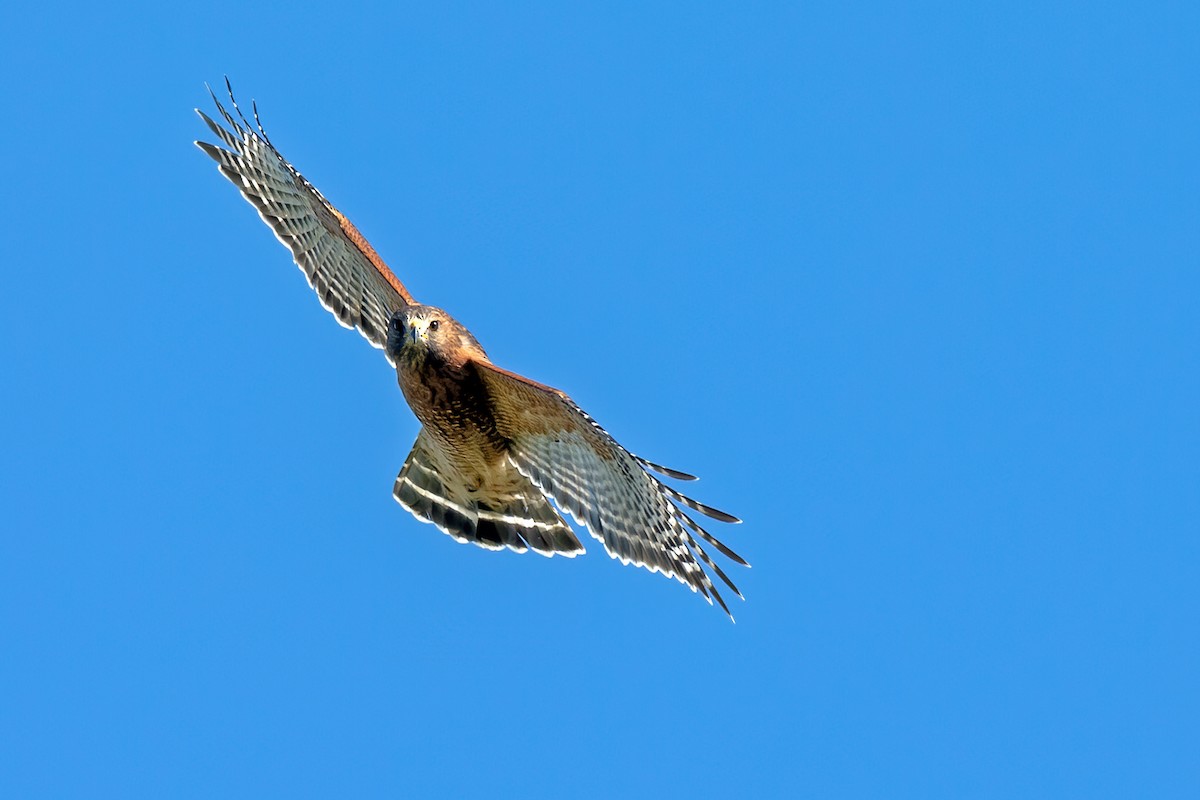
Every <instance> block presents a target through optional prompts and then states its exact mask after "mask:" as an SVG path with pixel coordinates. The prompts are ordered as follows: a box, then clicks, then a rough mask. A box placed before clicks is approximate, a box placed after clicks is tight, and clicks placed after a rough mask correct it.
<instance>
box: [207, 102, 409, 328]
mask: <svg viewBox="0 0 1200 800" xmlns="http://www.w3.org/2000/svg"><path fill="white" fill-rule="evenodd" d="M225 85H226V88H228V87H229V81H228V80H226V82H225ZM210 94H211V90H210ZM229 100H230V102H231V103H232V104H233V109H234V111H236V112H237V113H238V117H239V118H240V119H241V122H239V121H238V120H237V119H234V117H233V116H232V115H231V114H230V113H229V112H228V111H226V110H225V108H224V106H222V105H221V103H220V101H218V100H217V97H216V95H215V94H214V95H213V102H214V103H215V104H216V106H217V111H218V112H220V114H221V117H222V118H223V119H224V121H225V124H226V125H227V126H228V129H226V128H225V127H222V126H221V125H218V124H217V123H216V122H214V121H213V120H212V119H211V118H210V117H209V116H208V115H207V114H205V113H204V112H203V111H201V110H200V109H196V113H197V114H199V115H200V117H201V119H203V120H204V121H205V123H207V124H208V127H209V128H210V129H211V130H212V132H213V134H215V135H216V137H217V138H218V139H220V140H221V144H223V145H224V146H225V147H224V148H221V147H217V146H215V145H211V144H208V143H207V142H196V146H198V147H199V148H200V149H201V150H203V151H204V152H205V153H207V154H208V155H209V156H211V157H212V158H213V160H214V161H216V162H217V164H218V166H219V168H220V170H221V174H222V175H224V176H225V177H226V178H228V179H229V180H230V181H232V182H233V184H234V186H237V187H238V190H239V191H240V192H241V193H242V196H243V197H245V198H246V199H247V200H249V201H250V204H251V205H253V206H254V207H255V208H256V209H258V213H259V216H261V217H262V218H263V221H264V222H266V223H267V224H268V225H270V226H271V230H273V231H274V232H275V235H276V236H277V237H278V238H279V241H281V242H283V243H284V245H286V246H287V248H288V249H289V250H291V251H292V256H293V257H294V258H295V259H296V264H297V265H298V266H299V267H300V269H302V270H303V271H304V275H305V277H307V278H308V285H309V286H311V287H312V288H313V290H314V291H316V293H317V298H318V299H319V300H320V301H321V305H323V306H325V308H327V309H329V310H330V311H331V312H333V315H334V316H335V317H337V321H338V322H339V323H341V324H342V325H344V326H345V327H347V328H357V329H358V330H359V331H360V332H361V333H362V335H363V336H365V337H366V338H367V341H369V342H370V343H371V344H373V345H374V346H375V347H378V348H383V346H384V344H385V341H386V339H387V326H388V320H389V319H390V318H391V316H392V313H393V312H394V311H396V310H397V309H399V308H401V307H403V306H404V305H409V304H412V303H413V302H414V301H413V297H412V295H410V294H409V293H408V290H407V289H405V288H404V284H402V283H400V281H399V280H398V279H397V278H396V276H395V275H394V274H392V271H391V270H390V269H388V267H387V265H386V264H384V263H383V259H381V258H380V257H379V254H378V253H376V252H375V250H374V248H372V247H371V245H370V244H369V243H368V242H367V240H366V239H364V238H363V235H362V234H361V233H359V232H358V229H357V228H355V227H354V226H353V225H352V224H350V221H349V220H348V219H346V218H345V217H344V216H342V214H341V212H339V211H338V210H337V209H336V208H334V207H333V205H332V204H331V203H330V202H329V201H328V200H326V199H325V198H324V197H323V196H322V195H321V193H320V192H318V191H317V190H316V188H315V187H314V186H313V185H312V184H311V183H309V182H308V181H307V180H305V179H304V176H303V175H301V174H300V173H299V172H297V171H296V168H295V167H293V166H292V165H291V164H289V163H288V162H287V161H286V160H285V159H284V158H283V156H282V155H280V153H279V151H278V150H276V149H275V146H274V145H272V144H271V140H270V139H268V138H267V135H266V133H265V132H264V131H263V129H262V126H261V125H257V130H255V129H254V128H251V126H250V123H249V122H248V121H247V120H246V118H245V117H244V116H242V113H241V111H240V110H239V109H238V107H237V102H236V101H235V100H234V99H233V90H232V89H230V91H229ZM254 118H255V122H256V123H257V122H258V112H257V109H256V110H255V113H254Z"/></svg>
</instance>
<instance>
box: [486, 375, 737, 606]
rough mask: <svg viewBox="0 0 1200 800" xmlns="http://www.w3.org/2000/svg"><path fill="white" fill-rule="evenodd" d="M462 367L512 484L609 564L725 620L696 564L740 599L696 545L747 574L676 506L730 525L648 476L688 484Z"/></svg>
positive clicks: (546, 395) (526, 387)
mask: <svg viewBox="0 0 1200 800" xmlns="http://www.w3.org/2000/svg"><path fill="white" fill-rule="evenodd" d="M472 363H473V364H474V365H475V368H476V370H477V371H478V373H479V375H480V378H481V379H482V381H483V384H484V386H485V387H486V389H487V392H488V396H489V399H490V400H491V404H492V412H493V414H494V416H495V420H496V426H497V428H498V430H499V433H500V435H501V436H503V437H505V438H506V439H507V440H508V441H509V443H510V444H509V458H510V460H511V461H512V462H513V464H514V466H516V468H517V469H518V470H519V471H520V472H521V473H522V474H524V475H526V476H527V477H528V478H529V479H530V480H531V481H533V482H534V483H535V484H537V486H538V487H539V488H540V489H541V490H542V491H543V492H545V493H546V494H547V495H548V496H549V497H552V498H553V499H554V501H555V502H556V503H557V504H558V505H559V507H560V508H562V509H564V510H566V511H568V512H570V514H571V516H573V517H574V518H575V519H576V521H578V522H580V523H582V524H583V525H584V526H585V527H587V529H588V532H589V533H591V534H592V536H594V537H596V538H597V539H599V540H600V541H601V542H603V544H604V549H605V550H607V551H608V554H609V555H610V556H612V557H613V558H617V559H620V560H621V563H623V564H629V563H633V564H635V565H637V566H640V567H646V568H647V569H649V570H650V571H651V572H661V573H663V574H664V575H666V576H667V577H672V578H675V579H676V580H678V581H680V582H681V583H683V584H684V585H686V586H688V587H690V588H691V589H692V591H698V592H700V594H702V595H704V597H705V598H707V599H708V601H709V602H710V603H711V602H712V601H713V600H716V601H717V603H719V604H720V606H721V608H723V609H725V613H727V614H728V613H729V608H728V606H726V605H725V601H724V600H722V599H721V595H720V593H719V592H718V591H717V588H716V587H715V586H714V585H713V583H712V581H711V580H710V579H709V577H708V575H707V574H706V573H705V571H704V567H703V566H701V562H702V563H703V564H704V565H705V566H707V567H709V568H710V569H711V570H712V571H713V572H714V573H716V575H717V576H718V577H719V578H720V579H721V580H722V581H724V582H725V583H726V584H727V585H728V586H729V588H730V589H732V590H733V591H734V593H735V594H737V595H738V597H741V596H742V595H741V592H739V591H738V590H737V587H736V586H734V585H733V582H732V581H730V580H729V578H728V577H727V576H726V575H725V573H724V572H722V571H721V568H720V567H718V566H717V565H716V564H715V563H713V561H712V559H711V558H710V557H709V555H708V554H707V553H706V552H705V551H704V549H703V548H702V547H701V546H700V543H699V542H698V541H697V539H696V537H699V538H700V539H703V540H704V541H705V542H707V543H709V544H711V545H712V546H713V547H715V548H717V549H718V550H720V551H721V552H722V553H723V554H725V555H726V556H728V557H729V558H731V559H733V560H734V561H736V562H737V563H739V564H743V565H746V566H749V565H748V564H746V562H745V561H744V560H743V559H742V557H741V556H739V555H737V554H736V553H734V552H733V551H732V550H730V549H729V548H728V547H726V546H725V545H724V544H722V543H721V542H719V541H718V540H717V539H716V538H715V537H714V536H712V535H711V534H710V533H708V532H707V531H706V530H704V528H702V527H700V525H698V524H697V523H696V521H695V520H694V519H693V518H692V517H691V516H690V515H689V514H688V513H687V512H686V511H684V509H683V508H681V507H680V506H681V505H682V506H684V507H686V508H689V509H692V510H694V511H699V512H700V513H702V514H706V515H708V516H710V517H712V518H714V519H717V520H720V521H722V522H739V521H740V520H738V519H737V518H736V517H733V516H731V515H729V514H726V513H724V512H723V511H717V510H716V509H713V508H709V507H708V506H705V505H703V504H701V503H698V502H696V501H695V500H692V499H691V498H690V497H685V496H684V495H683V494H681V493H679V492H677V491H676V490H674V489H672V488H670V487H669V486H667V485H666V484H664V483H663V482H662V481H660V480H659V479H658V478H656V477H655V476H653V475H651V474H650V472H649V471H648V470H654V471H656V472H661V473H663V474H665V475H669V476H671V477H677V478H683V479H688V478H691V477H692V476H690V475H687V474H686V473H681V472H676V471H675V470H668V469H666V468H663V467H659V466H658V465H657V464H652V463H650V462H649V461H645V460H643V459H640V458H638V457H637V456H635V455H633V454H632V453H630V452H629V451H628V450H626V449H625V448H623V447H622V446H621V445H620V444H618V443H617V441H616V440H615V439H613V438H612V437H611V436H609V435H608V433H607V432H606V431H605V430H604V429H603V428H601V427H600V426H599V425H598V424H596V422H595V421H594V420H593V419H592V418H591V417H589V416H588V415H587V414H586V413H584V411H583V410H582V409H581V408H579V406H577V405H575V403H574V402H573V401H572V400H571V398H569V397H567V395H566V394H564V393H563V392H560V391H558V390H557V389H551V388H550V387H548V386H543V385H542V384H540V383H536V382H534V381H531V380H529V379H527V378H523V377H521V376H520V375H517V374H515V373H512V372H509V371H507V370H503V369H500V368H499V367H496V366H494V365H492V364H490V363H484V362H479V361H475V362H472ZM732 616H733V615H732V614H730V617H732Z"/></svg>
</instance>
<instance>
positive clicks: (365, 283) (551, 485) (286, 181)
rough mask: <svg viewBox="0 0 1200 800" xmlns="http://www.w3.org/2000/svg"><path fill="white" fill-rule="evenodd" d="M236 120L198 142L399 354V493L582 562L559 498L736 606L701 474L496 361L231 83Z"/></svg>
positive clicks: (497, 542)
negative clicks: (403, 422)
mask: <svg viewBox="0 0 1200 800" xmlns="http://www.w3.org/2000/svg"><path fill="white" fill-rule="evenodd" d="M225 85H226V89H227V90H228V91H229V102H230V105H231V106H232V107H233V111H234V113H236V114H237V117H236V118H235V117H234V116H233V114H230V113H229V112H228V111H226V109H225V107H224V106H222V105H221V103H220V101H219V100H218V99H217V97H216V95H215V94H213V93H212V90H211V89H210V90H209V93H210V94H212V99H213V103H214V104H215V105H216V108H217V112H218V113H219V114H220V116H221V118H222V119H223V120H224V122H225V125H224V126H222V125H220V124H218V123H217V122H215V121H213V119H212V118H211V117H209V116H208V115H207V114H205V113H204V112H203V111H201V110H200V109H196V113H197V114H199V115H200V118H201V119H203V120H204V122H205V123H206V124H207V125H208V127H209V129H210V130H211V131H212V133H213V135H214V136H216V137H217V139H218V140H219V141H220V143H221V145H223V147H222V146H217V145H213V144H209V143H207V142H196V145H197V146H198V147H199V148H200V149H201V150H203V151H204V152H205V153H207V154H208V155H209V156H211V157H212V159H213V160H214V161H216V162H217V165H218V168H219V169H220V171H221V174H222V175H224V176H225V177H226V178H228V179H229V180H230V181H231V182H232V183H233V184H234V186H236V187H237V188H238V191H240V192H241V193H242V196H243V197H245V198H246V200H248V201H249V202H250V204H251V205H253V206H254V207H255V208H256V209H257V210H258V213H259V216H261V217H262V219H263V221H264V222H266V223H267V225H268V226H270V228H271V230H273V231H274V232H275V236H276V237H278V239H279V241H281V242H283V244H284V246H286V247H287V248H288V250H290V251H291V252H292V256H293V258H294V259H295V261H296V264H297V265H298V266H299V267H300V269H301V270H303V272H304V275H305V277H306V278H307V279H308V283H309V285H310V286H311V287H312V288H313V290H314V291H315V292H316V293H317V298H318V299H319V300H320V301H321V305H323V306H324V307H325V308H326V309H328V310H329V311H330V312H331V313H332V314H333V315H334V317H336V318H337V321H338V322H339V323H341V324H342V325H343V326H345V327H347V328H356V329H357V330H358V331H359V332H360V333H361V334H362V335H363V337H365V338H366V340H367V341H368V342H370V343H371V344H372V345H373V346H375V347H377V348H380V349H382V350H383V351H384V353H385V354H386V355H387V358H388V361H389V362H390V363H391V364H392V366H394V367H395V369H396V374H397V378H398V381H399V384H400V389H401V391H402V392H403V394H404V398H405V400H407V401H408V404H409V406H410V407H411V408H412V410H413V413H414V414H415V415H416V417H417V419H418V420H420V422H421V430H420V432H419V433H418V434H417V441H416V443H415V444H414V445H413V448H412V452H411V453H409V455H408V458H407V460H405V462H404V466H403V467H402V468H401V469H400V474H399V476H398V477H397V478H396V483H395V485H394V487H393V490H392V492H393V495H394V496H395V499H396V501H397V502H399V503H400V505H401V506H403V507H404V508H405V509H407V510H408V511H409V512H411V513H412V514H413V516H415V517H416V518H417V519H419V520H421V521H423V522H429V523H432V524H434V525H435V526H437V527H438V528H439V529H440V530H442V531H443V532H445V533H447V534H449V535H450V536H452V537H454V539H455V540H457V541H459V542H464V543H465V542H470V543H472V544H476V545H479V546H481V547H485V548H487V549H489V550H502V549H505V548H507V549H509V550H513V551H516V552H518V553H524V552H526V551H527V550H533V551H534V552H536V553H540V554H542V555H544V556H553V555H564V556H568V557H573V556H575V555H576V554H578V553H582V552H583V551H584V548H583V544H582V543H580V541H579V539H578V538H576V536H575V532H574V531H573V530H572V528H571V526H570V525H568V524H567V523H566V521H565V520H564V519H563V516H562V514H561V513H559V511H558V510H556V509H555V506H554V505H552V504H551V503H550V501H551V500H553V501H554V504H556V505H557V507H558V509H562V510H563V511H566V512H568V513H570V515H571V516H572V517H574V518H575V520H576V522H578V523H580V524H582V525H583V526H584V527H585V528H586V529H587V531H588V533H590V534H591V535H592V536H593V537H595V538H596V539H598V540H599V541H600V542H601V543H602V544H603V545H604V549H605V550H606V551H607V552H608V554H609V555H610V556H612V557H613V558H616V559H619V560H620V561H621V563H622V564H631V563H632V564H635V565H637V566H640V567H645V568H647V569H649V570H650V571H651V572H661V573H662V574H663V575H666V576H667V577H668V578H675V579H676V580H678V581H679V582H681V583H683V584H684V585H685V586H688V587H689V588H691V589H692V591H694V592H699V593H700V594H701V595H702V596H704V597H705V598H706V599H707V600H708V602H709V603H710V604H711V603H712V602H713V601H714V600H715V601H716V602H717V603H718V604H719V605H720V606H721V608H722V609H724V610H725V613H726V614H729V616H730V618H731V619H732V618H733V615H732V614H731V613H730V611H729V607H728V606H727V605H726V604H725V601H724V600H723V599H722V598H721V595H720V593H719V592H718V591H717V587H716V586H715V585H713V582H712V580H711V579H710V578H709V576H708V573H707V572H706V571H705V569H704V568H705V567H708V568H709V569H710V570H712V572H713V573H714V574H715V575H716V576H717V577H718V578H720V579H721V580H722V581H723V582H724V583H725V585H727V586H728V587H729V588H730V589H732V590H733V592H734V593H735V594H737V596H738V597H741V596H742V594H741V592H739V591H738V589H737V587H736V586H734V584H733V582H732V581H730V580H729V578H728V577H727V576H726V575H725V573H724V572H723V571H722V570H721V568H720V567H719V566H717V564H716V563H715V562H714V561H713V559H712V558H711V557H710V556H709V554H708V553H707V552H705V550H704V548H703V547H702V546H701V541H703V542H706V543H708V544H709V545H712V547H714V548H716V549H717V550H718V551H720V552H721V553H723V554H724V555H725V556H726V557H728V558H730V559H732V560H733V561H735V562H736V563H738V564H742V565H744V566H749V564H747V563H746V561H745V560H744V559H742V557H741V556H739V555H738V554H737V553H735V552H733V550H731V549H729V548H728V547H726V546H725V545H724V544H722V543H721V542H720V541H719V540H718V539H717V538H716V537H715V536H713V535H712V534H710V533H709V532H708V531H706V530H705V529H704V528H703V527H701V525H700V524H699V523H697V522H696V520H695V518H694V517H693V515H692V514H690V513H689V511H692V512H698V513H699V514H703V515H705V516H707V517H711V518H712V519H715V520H719V521H721V522H730V523H736V522H740V520H739V519H737V518H736V517H734V516H732V515H730V514H726V513H725V512H723V511H718V510H716V509H714V508H710V507H709V506H706V505H704V504H702V503H699V502H697V501H695V500H693V499H691V498H690V497H687V496H685V495H684V494H682V493H680V492H679V491H677V490H675V489H673V488H672V487H670V486H668V485H667V484H666V483H664V482H663V481H662V480H661V479H660V478H659V477H658V475H662V476H665V477H668V478H674V479H676V480H683V481H691V480H695V479H696V478H695V476H693V475H689V474H687V473H685V472H679V471H678V470H673V469H669V468H667V467H663V466H661V465H659V464H655V463H652V462H650V461H647V460H645V459H643V458H639V457H638V456H635V455H634V454H632V453H630V452H629V451H628V450H626V449H625V448H624V447H622V446H621V445H620V444H618V443H617V441H616V440H615V439H613V437H612V436H610V435H609V434H608V433H607V432H606V431H605V430H604V429H603V428H601V427H600V426H599V425H598V424H597V423H596V422H595V420H593V419H592V418H591V417H590V416H588V415H587V414H586V413H585V412H584V411H583V409H581V408H580V407H579V406H577V405H575V403H574V401H572V400H571V398H570V397H568V396H567V395H566V394H565V393H563V392H561V391H559V390H558V389H552V388H551V387H549V386H545V385H543V384H540V383H537V382H535V381H532V380H530V379H528V378H525V377H523V376H521V375H517V374H516V373H514V372H509V371H508V370H506V369H503V368H501V367H498V366H496V365H495V364H493V363H492V362H491V360H490V359H489V358H488V356H487V354H486V353H485V352H484V350H483V347H482V346H480V344H479V342H478V341H477V340H476V339H475V337H474V336H472V335H471V332H470V331H468V330H467V329H466V328H465V327H464V326H463V325H462V324H461V323H459V322H458V321H456V320H455V319H454V318H453V317H451V316H450V315H449V314H447V313H446V312H445V311H443V310H442V309H440V308H435V307H434V306H428V305H423V304H421V303H418V302H417V301H416V299H414V298H413V296H412V295H411V294H410V293H409V291H408V289H406V288H405V286H404V284H402V283H401V282H400V280H399V279H398V278H397V277H396V276H395V274H393V273H392V271H391V270H390V269H388V267H387V265H386V264H385V263H384V262H383V259H382V258H380V257H379V254H378V253H376V252H375V249H374V248H373V247H371V245H370V244H369V243H368V242H367V240H366V239H365V238H363V235H362V234H361V233H359V232H358V229H357V228H355V227H354V225H353V224H351V223H350V221H349V220H348V219H346V217H344V216H343V215H342V214H341V212H339V211H338V210H337V209H336V208H334V207H333V205H332V204H331V203H330V202H329V201H328V200H326V199H325V197H324V196H323V195H322V194H321V193H320V192H318V191H317V189H316V187H314V186H313V185H312V184H311V183H309V182H308V181H307V180H305V178H304V177H303V176H302V175H301V174H300V173H299V172H298V171H297V170H296V168H295V167H293V166H292V165H291V164H290V163H288V162H287V160H285V159H284V158H283V156H282V155H281V154H280V153H279V151H278V150H276V149H275V146H274V145H273V144H271V140H270V139H269V138H268V137H267V134H266V132H265V131H264V130H263V128H262V124H261V123H260V122H259V117H258V108H257V106H255V107H254V109H253V116H254V123H255V124H254V125H251V124H250V122H249V121H248V120H247V119H246V117H245V115H244V114H242V112H241V110H240V109H239V108H238V105H237V101H236V100H235V99H234V97H233V90H232V88H231V87H230V85H229V81H228V79H226V82H225Z"/></svg>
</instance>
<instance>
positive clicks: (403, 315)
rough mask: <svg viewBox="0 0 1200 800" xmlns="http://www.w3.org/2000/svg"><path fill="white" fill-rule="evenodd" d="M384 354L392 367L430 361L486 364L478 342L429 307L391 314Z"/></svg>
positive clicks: (452, 321) (451, 319)
mask: <svg viewBox="0 0 1200 800" xmlns="http://www.w3.org/2000/svg"><path fill="white" fill-rule="evenodd" d="M387 354H388V357H389V358H391V359H392V361H393V362H395V363H396V364H400V363H401V362H402V361H404V362H408V363H410V364H412V363H419V362H424V361H426V360H428V359H433V360H434V361H438V362H441V363H448V364H456V365H457V364H461V363H463V362H464V361H467V360H469V359H481V360H483V361H486V360H487V355H486V354H485V353H484V352H483V348H482V347H480V346H479V342H477V341H476V340H475V337H474V336H472V335H471V332H470V331H468V330H467V329H466V328H464V327H463V326H462V325H460V324H459V322H458V321H457V320H456V319H454V317H452V316H450V315H449V314H447V313H446V312H445V311H442V310H441V309H440V308H435V307H433V306H419V305H411V306H405V307H404V308H402V309H400V310H399V311H397V312H396V313H395V314H392V318H391V320H390V321H389V323H388V333H387Z"/></svg>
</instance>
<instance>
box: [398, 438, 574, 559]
mask: <svg viewBox="0 0 1200 800" xmlns="http://www.w3.org/2000/svg"><path fill="white" fill-rule="evenodd" d="M442 460H443V459H442V458H441V453H440V452H439V451H438V450H437V446H436V445H435V444H434V443H433V442H432V441H431V440H430V439H429V437H427V436H426V435H425V432H424V431H422V432H421V434H420V435H418V436H417V441H416V444H414V445H413V449H412V452H411V453H410V454H409V456H408V459H407V460H406V461H405V462H404V467H403V468H401V470H400V474H399V475H398V476H397V477H396V483H395V486H394V487H393V490H392V494H393V495H394V496H395V498H396V501H397V502H398V503H400V505H402V506H403V507H404V508H406V509H407V510H408V511H409V512H410V513H412V515H413V516H415V517H416V518H417V519H420V520H422V521H425V522H431V523H433V524H434V525H436V526H437V527H438V528H439V529H440V530H442V531H443V532H445V533H447V534H449V535H450V536H452V537H453V538H454V539H455V541H458V542H463V543H467V542H470V543H471V544H475V545H479V546H480V547H485V548H487V549H489V550H503V549H505V548H508V549H509V550H513V551H515V552H518V553H524V552H525V551H526V550H529V549H532V550H533V551H534V552H536V553H540V554H542V555H545V556H551V555H554V554H556V553H557V554H560V555H565V556H574V555H575V554H577V553H582V552H583V545H581V544H580V543H579V539H578V538H576V536H575V533H574V531H572V530H571V528H570V526H568V525H567V523H566V522H565V521H564V520H563V518H562V517H561V516H560V515H559V513H558V512H557V511H555V510H554V507H553V506H551V505H550V501H549V500H547V499H546V497H545V495H543V494H542V492H541V490H539V489H538V488H537V487H536V486H535V485H534V484H533V483H532V482H530V481H529V479H528V478H525V477H524V476H523V475H521V474H520V473H518V472H517V471H516V470H515V469H514V470H512V482H511V484H510V485H508V486H506V487H505V488H504V491H492V492H487V491H480V492H469V491H467V489H466V487H464V486H456V485H454V484H453V483H452V482H448V481H447V480H446V477H445V476H447V475H451V474H453V473H452V471H451V470H449V469H447V468H446V467H445V466H443V465H441V464H440V462H441V461H442Z"/></svg>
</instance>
